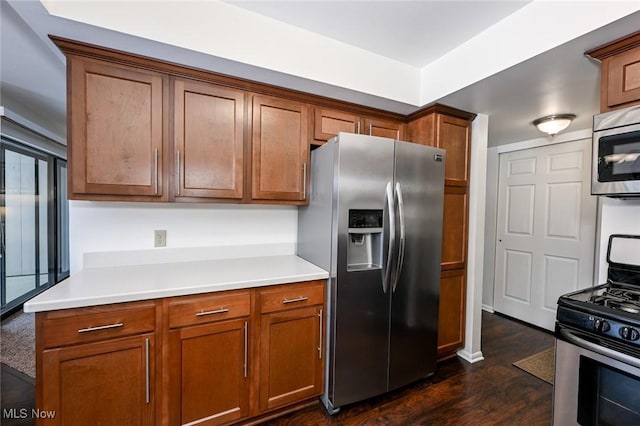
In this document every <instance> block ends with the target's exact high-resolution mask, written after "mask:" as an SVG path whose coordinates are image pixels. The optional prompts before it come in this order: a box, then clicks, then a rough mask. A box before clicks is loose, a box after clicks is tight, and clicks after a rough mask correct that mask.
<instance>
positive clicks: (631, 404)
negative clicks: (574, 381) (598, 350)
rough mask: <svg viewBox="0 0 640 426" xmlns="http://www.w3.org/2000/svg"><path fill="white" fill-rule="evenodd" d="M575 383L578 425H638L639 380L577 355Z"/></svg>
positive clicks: (639, 408) (639, 406)
mask: <svg viewBox="0 0 640 426" xmlns="http://www.w3.org/2000/svg"><path fill="white" fill-rule="evenodd" d="M578 381H579V383H580V385H579V387H578V423H579V424H581V425H584V426H591V425H593V426H595V425H638V424H640V392H638V388H639V387H640V378H638V377H634V376H631V375H630V374H629V373H626V372H624V371H621V370H618V369H617V368H613V367H610V366H609V365H607V364H603V363H601V362H599V361H595V360H593V359H591V358H589V357H586V356H580V375H579V378H578Z"/></svg>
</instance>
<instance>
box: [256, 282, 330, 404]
mask: <svg viewBox="0 0 640 426" xmlns="http://www.w3.org/2000/svg"><path fill="white" fill-rule="evenodd" d="M324 292H325V289H324V282H323V281H316V282H311V283H309V284H307V285H299V284H290V285H283V286H274V287H272V288H268V289H263V290H260V291H259V292H258V298H257V299H258V301H259V307H260V312H261V316H260V355H259V358H260V359H259V371H260V373H259V410H260V412H264V411H268V410H272V409H275V408H279V407H283V406H286V405H288V404H290V403H293V402H296V401H304V400H305V399H309V398H312V397H314V396H317V395H320V394H321V393H322V390H323V365H324V342H323V340H324V335H323V325H324V317H323V314H324V310H323V309H324Z"/></svg>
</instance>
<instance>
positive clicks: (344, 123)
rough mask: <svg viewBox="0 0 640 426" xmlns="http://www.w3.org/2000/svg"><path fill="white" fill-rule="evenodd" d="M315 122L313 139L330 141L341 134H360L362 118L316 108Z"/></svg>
mask: <svg viewBox="0 0 640 426" xmlns="http://www.w3.org/2000/svg"><path fill="white" fill-rule="evenodd" d="M314 118H315V120H314V122H313V138H314V139H315V140H316V141H319V142H323V141H328V140H329V139H331V138H332V137H334V136H336V135H337V134H338V133H339V132H346V133H360V117H358V116H357V115H354V114H350V113H348V112H343V111H336V110H333V109H324V108H316V109H315V117H314Z"/></svg>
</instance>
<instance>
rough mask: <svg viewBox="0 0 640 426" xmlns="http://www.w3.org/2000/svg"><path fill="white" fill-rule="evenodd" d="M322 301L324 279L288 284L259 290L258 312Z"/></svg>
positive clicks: (291, 307) (318, 303)
mask: <svg viewBox="0 0 640 426" xmlns="http://www.w3.org/2000/svg"><path fill="white" fill-rule="evenodd" d="M323 303H324V281H310V282H307V283H303V284H289V285H282V286H276V287H273V288H270V289H265V290H260V312H261V313H263V314H264V313H268V312H278V311H284V310H287V309H295V308H300V307H303V306H312V305H322V304H323Z"/></svg>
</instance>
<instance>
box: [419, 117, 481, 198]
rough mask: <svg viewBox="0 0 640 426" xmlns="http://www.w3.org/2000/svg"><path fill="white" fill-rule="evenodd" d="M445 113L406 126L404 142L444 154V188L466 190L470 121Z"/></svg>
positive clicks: (420, 119) (471, 118) (422, 118)
mask: <svg viewBox="0 0 640 426" xmlns="http://www.w3.org/2000/svg"><path fill="white" fill-rule="evenodd" d="M468 115H469V116H470V118H461V117H456V116H451V115H447V114H444V113H437V112H436V113H432V114H429V115H426V116H423V117H420V118H417V119H416V120H414V121H411V122H409V124H407V140H408V141H410V142H415V143H420V144H423V145H429V146H435V147H438V148H443V149H445V150H446V151H447V153H446V162H445V169H444V178H445V185H454V186H467V185H468V182H469V155H470V149H471V120H473V117H474V115H473V114H468Z"/></svg>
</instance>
